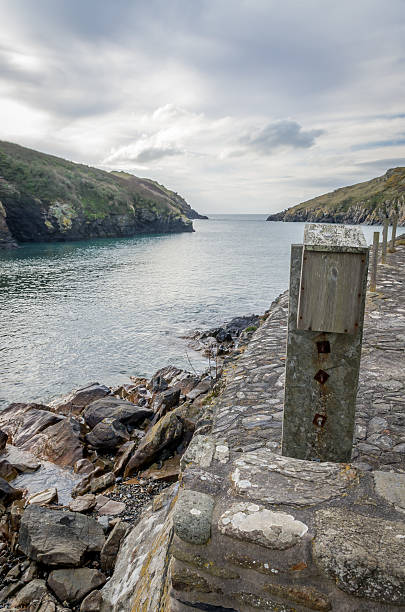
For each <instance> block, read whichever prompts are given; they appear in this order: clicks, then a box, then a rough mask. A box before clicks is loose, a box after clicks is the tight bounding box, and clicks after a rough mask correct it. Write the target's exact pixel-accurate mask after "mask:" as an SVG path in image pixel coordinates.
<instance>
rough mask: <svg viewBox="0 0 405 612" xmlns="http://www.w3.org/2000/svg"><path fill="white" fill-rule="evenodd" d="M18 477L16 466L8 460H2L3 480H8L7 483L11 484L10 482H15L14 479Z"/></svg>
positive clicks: (0, 465)
mask: <svg viewBox="0 0 405 612" xmlns="http://www.w3.org/2000/svg"><path fill="white" fill-rule="evenodd" d="M17 475H18V472H17V470H16V469H15V468H14V466H12V465H11V463H10V462H9V461H7V459H1V460H0V477H1V478H4V480H7V482H10V480H14V478H16V477H17Z"/></svg>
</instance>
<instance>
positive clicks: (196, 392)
mask: <svg viewBox="0 0 405 612" xmlns="http://www.w3.org/2000/svg"><path fill="white" fill-rule="evenodd" d="M212 384H213V381H212V379H211V378H205V379H203V380H202V381H201V382H199V383H198V385H197V386H196V387H194V388H193V389H191V391H189V392H188V393H187V394H186V398H187V399H188V400H195V399H196V398H197V397H199V396H200V395H203V394H204V393H207V392H208V391H209V390H210V389H211V387H212Z"/></svg>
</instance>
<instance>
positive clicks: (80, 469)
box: [73, 459, 94, 475]
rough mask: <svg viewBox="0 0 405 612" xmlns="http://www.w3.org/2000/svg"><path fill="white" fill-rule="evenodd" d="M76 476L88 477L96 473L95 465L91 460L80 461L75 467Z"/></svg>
mask: <svg viewBox="0 0 405 612" xmlns="http://www.w3.org/2000/svg"><path fill="white" fill-rule="evenodd" d="M73 471H74V473H75V474H83V475H86V474H87V475H88V474H91V473H92V472H94V464H93V463H92V462H91V461H89V459H79V461H76V463H75V464H74V466H73Z"/></svg>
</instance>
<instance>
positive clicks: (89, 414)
mask: <svg viewBox="0 0 405 612" xmlns="http://www.w3.org/2000/svg"><path fill="white" fill-rule="evenodd" d="M151 415H152V411H151V410H149V409H148V408H143V407H142V406H134V404H131V402H128V401H126V400H122V399H118V398H116V397H105V398H104V399H100V400H97V401H95V402H92V403H91V404H90V405H89V406H87V408H86V410H85V411H84V413H83V418H84V420H85V421H86V423H87V425H88V426H89V427H90V428H93V427H95V426H96V425H97V424H98V423H101V421H103V419H106V418H108V419H114V420H116V421H119V422H120V423H122V424H123V425H127V426H131V427H133V426H135V425H137V423H140V422H142V421H143V420H144V419H145V418H146V417H149V416H151Z"/></svg>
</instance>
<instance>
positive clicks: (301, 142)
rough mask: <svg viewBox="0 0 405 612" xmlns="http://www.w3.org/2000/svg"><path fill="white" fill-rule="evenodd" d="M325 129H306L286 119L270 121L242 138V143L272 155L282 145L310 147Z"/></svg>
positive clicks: (258, 151)
mask: <svg viewBox="0 0 405 612" xmlns="http://www.w3.org/2000/svg"><path fill="white" fill-rule="evenodd" d="M323 133H324V130H304V129H303V128H302V126H301V125H300V124H299V123H297V122H296V121H291V120H288V119H285V120H283V121H276V122H274V123H269V124H268V125H267V126H266V127H264V128H262V129H261V130H259V131H258V132H256V133H255V134H249V135H248V136H244V137H242V138H241V139H240V143H241V144H243V145H245V146H246V147H248V148H251V149H254V150H255V151H256V152H257V153H261V154H262V155H271V154H272V153H273V151H274V150H275V149H278V148H280V147H291V148H294V149H308V148H309V147H312V146H313V145H314V144H315V139H316V138H317V137H318V136H321V134H323Z"/></svg>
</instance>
